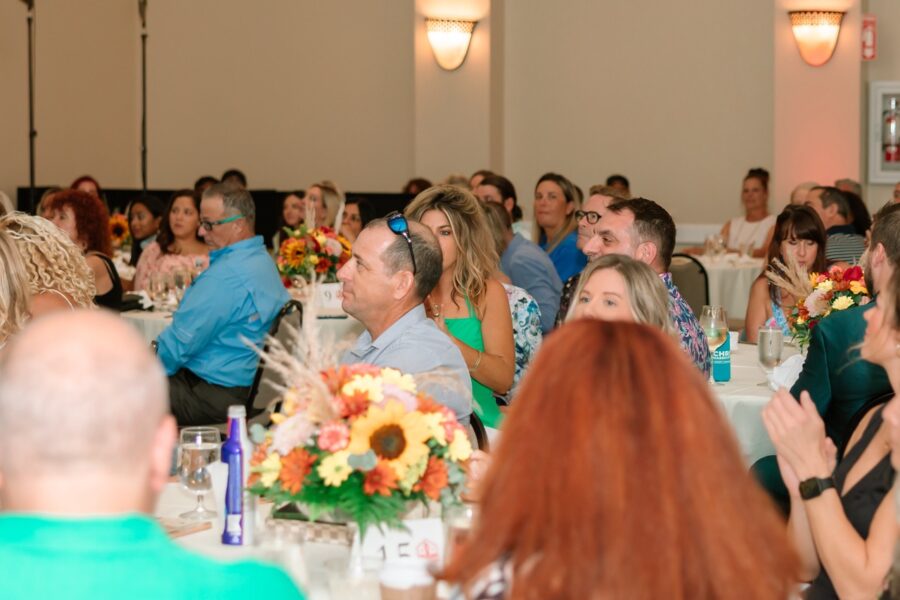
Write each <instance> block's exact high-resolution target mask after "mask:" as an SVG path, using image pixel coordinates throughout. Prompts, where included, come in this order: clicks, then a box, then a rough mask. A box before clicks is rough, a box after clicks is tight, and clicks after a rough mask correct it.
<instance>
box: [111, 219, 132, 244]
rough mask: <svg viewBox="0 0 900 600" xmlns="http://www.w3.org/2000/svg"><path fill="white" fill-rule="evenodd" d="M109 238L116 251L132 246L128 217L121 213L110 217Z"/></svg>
mask: <svg viewBox="0 0 900 600" xmlns="http://www.w3.org/2000/svg"><path fill="white" fill-rule="evenodd" d="M109 237H110V240H111V241H112V245H113V247H114V248H116V249H118V248H125V247H127V246H130V245H131V230H130V229H129V228H128V217H126V216H125V215H123V214H122V213H119V212H117V213H113V214H112V215H110V217H109Z"/></svg>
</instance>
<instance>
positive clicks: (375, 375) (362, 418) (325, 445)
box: [249, 365, 472, 535]
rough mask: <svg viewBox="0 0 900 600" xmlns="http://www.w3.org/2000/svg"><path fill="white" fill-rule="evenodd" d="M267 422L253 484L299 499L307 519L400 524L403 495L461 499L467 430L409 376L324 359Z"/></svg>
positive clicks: (277, 497)
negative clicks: (327, 517) (333, 516)
mask: <svg viewBox="0 0 900 600" xmlns="http://www.w3.org/2000/svg"><path fill="white" fill-rule="evenodd" d="M272 421H273V423H274V424H273V425H272V427H271V428H269V429H268V430H264V432H260V431H259V430H257V431H256V437H257V438H258V440H257V441H258V442H259V445H258V446H257V450H256V452H255V453H254V456H253V458H252V460H251V469H250V470H251V478H250V482H249V485H250V491H251V492H252V493H254V494H257V495H259V496H263V497H265V498H268V499H270V500H272V501H274V502H276V503H281V502H298V503H300V504H301V505H304V506H305V507H306V508H307V509H308V511H309V515H310V518H311V519H312V520H316V519H317V518H319V517H320V516H321V515H323V514H326V513H330V514H343V515H345V516H346V517H348V518H349V520H351V521H353V522H355V523H356V524H357V525H358V526H359V529H360V533H361V535H365V531H366V529H367V528H368V527H370V526H373V525H375V526H379V527H380V526H382V525H387V526H389V527H395V528H402V518H403V515H404V514H405V513H406V512H407V511H408V510H409V508H410V506H409V505H410V503H415V502H421V503H423V504H427V503H428V502H429V501H436V502H440V503H441V505H442V506H444V507H448V506H452V505H456V504H459V503H460V494H461V493H462V491H463V488H464V485H465V472H464V463H465V461H467V460H468V459H469V457H470V456H471V454H472V446H471V444H470V442H469V438H468V435H467V434H466V431H465V429H464V428H463V427H462V426H461V425H460V424H459V423H458V422H457V420H456V417H455V415H454V414H453V412H452V411H451V410H450V409H448V408H447V407H445V406H442V405H440V404H438V403H437V402H435V401H434V400H433V399H432V398H430V397H429V396H428V395H426V394H424V393H422V392H419V391H417V388H416V382H415V380H414V379H413V377H412V376H410V375H407V374H403V373H401V372H400V371H397V370H395V369H389V368H379V367H374V366H371V365H352V366H339V367H330V368H327V369H324V370H322V371H321V372H320V373H319V374H318V377H302V378H299V379H297V380H295V381H294V382H293V384H292V385H291V386H290V387H287V388H286V389H285V391H284V393H283V396H282V404H281V409H280V411H279V412H276V413H274V414H273V415H272Z"/></svg>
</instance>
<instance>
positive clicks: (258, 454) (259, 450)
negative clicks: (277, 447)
mask: <svg viewBox="0 0 900 600" xmlns="http://www.w3.org/2000/svg"><path fill="white" fill-rule="evenodd" d="M270 441H271V440H266V441H264V442H263V443H262V444H260V445H259V446H257V447H256V450H254V451H253V455H252V456H251V457H250V466H251V467H256V466H258V465H260V464H262V462H263V461H264V460H266V457H267V456H268V455H269V442H270ZM260 477H261V475H260V474H259V473H250V477H248V478H247V487H251V486H252V485H253V484H254V483H256V482H257V481H259V478H260Z"/></svg>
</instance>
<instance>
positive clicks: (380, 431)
mask: <svg viewBox="0 0 900 600" xmlns="http://www.w3.org/2000/svg"><path fill="white" fill-rule="evenodd" d="M429 437H431V431H430V430H429V427H428V423H427V422H426V421H425V419H424V418H423V415H422V413H420V412H418V411H412V412H407V410H406V409H405V408H403V405H402V404H400V403H399V402H397V401H396V400H390V401H389V402H388V403H387V406H385V407H384V408H379V407H378V406H372V407H370V408H369V410H368V412H366V414H364V415H363V416H361V417H359V418H357V419H356V420H355V421H353V424H352V425H351V429H350V445H349V446H348V447H347V450H349V451H350V453H351V454H365V453H366V452H368V451H369V450H372V451H373V452H374V453H375V455H376V456H377V457H378V458H380V459H382V460H383V461H385V462H386V463H387V464H388V465H389V466H390V467H391V468H392V469H394V472H395V473H396V474H397V477H398V478H400V479H403V476H404V475H406V471H407V470H408V469H409V467H410V465H412V464H413V463H415V462H417V461H419V460H421V459H422V458H423V457H427V456H428V446H427V445H426V442H427V441H428V438H429Z"/></svg>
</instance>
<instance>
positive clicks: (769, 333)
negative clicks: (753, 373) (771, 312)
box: [756, 326, 784, 385]
mask: <svg viewBox="0 0 900 600" xmlns="http://www.w3.org/2000/svg"><path fill="white" fill-rule="evenodd" d="M756 339H757V341H756V349H757V352H758V353H759V366H760V368H761V369H762V370H763V371H764V372H765V373H766V380H767V381H766V383H765V384H763V385H768V379H769V377H771V375H772V373H773V372H774V371H775V367H777V366H778V365H780V364H781V354H782V351H783V350H784V333H783V332H782V331H781V329H780V328H775V327H768V326H763V327H760V328H759V331H758V333H757V338H756Z"/></svg>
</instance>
